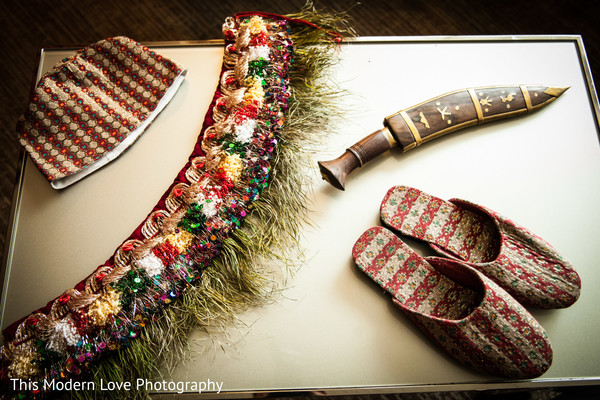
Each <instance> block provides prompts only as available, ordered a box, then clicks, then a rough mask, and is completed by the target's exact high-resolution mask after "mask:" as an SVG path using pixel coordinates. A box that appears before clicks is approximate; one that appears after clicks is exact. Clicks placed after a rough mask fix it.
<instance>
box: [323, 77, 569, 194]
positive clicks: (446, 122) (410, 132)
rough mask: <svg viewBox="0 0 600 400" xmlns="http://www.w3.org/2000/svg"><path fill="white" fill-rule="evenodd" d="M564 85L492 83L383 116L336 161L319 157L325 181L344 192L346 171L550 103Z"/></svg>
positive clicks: (452, 93) (558, 94)
mask: <svg viewBox="0 0 600 400" xmlns="http://www.w3.org/2000/svg"><path fill="white" fill-rule="evenodd" d="M567 89H568V88H560V87H547V86H531V85H530V86H525V85H521V86H497V87H496V86H494V87H479V88H472V89H463V90H457V91H454V92H450V93H446V94H443V95H441V96H438V97H435V98H433V99H430V100H427V101H425V102H422V103H420V104H417V105H415V106H413V107H410V108H407V109H404V110H402V111H399V112H397V113H395V114H392V115H390V116H388V117H386V118H385V119H384V121H383V125H384V128H383V129H380V130H377V131H375V132H373V133H372V134H370V135H369V136H367V137H365V138H364V139H362V140H360V141H359V142H357V143H355V144H354V145H352V146H350V147H349V148H348V149H347V150H346V152H345V153H344V154H343V155H341V156H340V157H338V158H337V159H335V160H331V161H319V163H318V164H319V169H320V170H321V174H322V176H323V178H324V179H325V180H327V181H328V182H329V183H331V184H332V185H333V186H335V187H336V188H338V189H341V190H344V186H345V182H346V179H347V177H348V174H350V172H352V171H353V170H354V169H356V168H358V167H361V166H363V165H364V164H366V163H367V162H368V161H370V160H372V159H373V158H375V157H377V156H378V155H380V154H381V153H384V152H385V151H387V150H389V149H391V148H392V147H395V146H398V147H399V148H400V149H401V151H402V152H405V151H408V150H411V149H414V148H415V147H418V146H420V145H421V144H423V143H425V142H428V141H430V140H432V139H435V138H437V137H440V136H442V135H445V134H448V133H450V132H454V131H457V130H459V129H463V128H466V127H469V126H473V125H477V124H482V123H486V122H490V121H495V120H498V119H503V118H509V117H512V116H517V115H521V114H526V113H528V112H532V111H535V110H537V109H539V108H542V107H544V106H545V105H547V104H549V103H551V102H552V101H554V100H555V99H556V98H557V97H558V96H560V95H561V94H562V93H563V92H564V91H565V90H567Z"/></svg>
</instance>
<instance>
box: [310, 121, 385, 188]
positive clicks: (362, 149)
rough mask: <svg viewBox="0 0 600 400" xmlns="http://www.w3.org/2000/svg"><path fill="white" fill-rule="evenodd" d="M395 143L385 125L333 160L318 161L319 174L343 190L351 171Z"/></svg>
mask: <svg viewBox="0 0 600 400" xmlns="http://www.w3.org/2000/svg"><path fill="white" fill-rule="evenodd" d="M396 143H397V142H396V140H395V139H394V137H393V136H392V134H391V133H390V131H389V129H388V128H387V127H385V128H383V129H380V130H378V131H375V132H373V133H371V134H370V135H369V136H366V137H365V138H363V139H361V140H360V141H358V142H356V143H354V144H353V145H352V146H350V147H349V148H348V149H347V150H346V151H345V152H344V154H342V155H341V156H339V157H338V158H336V159H335V160H331V161H319V162H318V164H319V169H320V170H321V175H322V176H323V179H325V180H326V181H327V182H329V183H330V184H331V185H333V186H334V187H336V188H338V189H340V190H344V187H345V185H346V179H347V178H348V175H349V174H350V173H351V172H352V171H354V170H355V169H356V168H359V167H362V166H363V165H365V164H366V163H367V162H369V161H370V160H372V159H373V158H375V157H377V156H378V155H380V154H381V153H384V152H386V151H387V150H389V149H391V148H392V147H394V146H395V145H396Z"/></svg>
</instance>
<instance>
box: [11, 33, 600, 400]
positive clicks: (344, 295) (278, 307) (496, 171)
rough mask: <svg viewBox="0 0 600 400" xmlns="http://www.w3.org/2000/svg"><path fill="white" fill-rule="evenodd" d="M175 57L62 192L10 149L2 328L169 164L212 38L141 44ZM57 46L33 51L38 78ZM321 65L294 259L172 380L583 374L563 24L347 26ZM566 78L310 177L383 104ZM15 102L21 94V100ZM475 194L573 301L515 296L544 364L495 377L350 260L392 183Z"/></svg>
mask: <svg viewBox="0 0 600 400" xmlns="http://www.w3.org/2000/svg"><path fill="white" fill-rule="evenodd" d="M151 46H152V47H154V48H156V50H158V51H159V52H161V53H163V54H165V55H166V56H168V57H171V58H173V59H174V60H176V61H177V62H178V63H180V64H183V65H186V66H187V67H188V69H189V71H188V74H187V77H186V79H185V81H184V83H183V85H182V87H181V89H180V90H179V92H178V93H177V94H176V96H175V97H174V99H173V100H172V101H171V103H170V104H169V105H168V106H167V108H166V109H165V110H164V111H163V112H162V113H161V114H160V115H159V117H158V118H157V119H156V121H155V122H154V123H153V124H152V125H151V126H150V128H149V129H148V130H147V131H146V132H145V133H144V135H143V136H142V137H141V139H140V140H139V141H138V142H137V143H136V144H135V146H133V147H132V148H131V149H130V150H128V151H127V153H125V154H124V155H123V156H121V157H120V158H118V159H117V160H116V161H114V162H112V163H110V164H109V165H108V166H106V167H104V168H103V169H101V170H100V171H98V172H96V173H94V174H92V175H91V176H90V177H88V178H87V179H85V180H83V181H81V182H79V183H77V184H76V185H74V186H73V187H71V188H68V189H66V190H64V191H56V190H53V189H51V188H50V186H49V184H48V183H47V182H46V181H45V180H44V178H43V177H42V175H41V174H40V173H39V172H38V171H37V170H36V169H35V167H34V165H33V163H32V162H31V161H30V160H28V159H24V160H23V168H22V170H21V175H20V180H19V183H18V186H17V191H16V194H15V201H14V206H13V221H12V229H11V232H10V237H9V240H8V241H7V243H8V245H7V251H6V254H5V259H4V266H5V268H6V269H5V279H4V290H3V294H2V327H3V328H4V327H6V326H7V325H8V324H10V323H11V322H12V321H14V320H16V319H18V318H20V317H22V316H24V315H26V314H27V313H29V312H31V311H33V310H35V309H37V308H39V307H40V306H42V305H44V304H46V302H47V301H49V300H50V299H53V298H55V297H57V296H59V295H60V294H61V293H62V292H63V291H64V290H65V289H67V288H69V287H73V285H74V284H76V283H77V282H79V281H80V280H81V279H83V278H85V277H86V276H87V275H88V274H90V273H91V272H92V270H93V269H94V268H96V266H98V265H99V264H101V263H103V262H104V261H105V260H106V259H108V258H109V257H110V256H111V254H112V252H113V251H114V250H115V249H116V248H117V246H118V245H119V244H120V243H121V242H122V241H123V240H124V239H125V238H126V237H128V236H129V234H130V233H131V232H132V231H133V229H134V228H135V227H136V226H137V225H138V224H139V223H140V222H141V221H142V220H143V218H144V217H145V216H146V215H147V213H148V212H149V210H150V209H151V208H152V207H153V206H154V205H155V203H156V201H157V200H158V199H159V198H160V196H161V195H162V193H163V191H164V190H165V189H166V188H167V187H168V185H169V184H170V183H171V182H172V180H173V178H174V177H175V175H176V173H177V172H178V171H179V170H180V168H181V167H182V166H183V165H184V164H185V162H186V161H187V158H188V156H189V154H190V152H191V150H192V147H193V144H194V143H195V141H196V138H197V135H198V133H199V131H200V129H201V125H202V121H203V118H204V114H205V112H206V110H207V108H208V106H209V104H210V100H211V98H212V96H213V93H214V90H215V88H216V85H217V79H218V76H219V71H220V67H221V57H222V43H221V42H209V43H173V44H171V43H169V44H165V43H161V44H155V45H151ZM71 53H72V49H46V50H43V51H42V53H41V57H40V65H39V76H41V74H42V73H43V72H45V71H47V70H49V69H50V68H51V67H52V66H53V65H54V64H55V63H56V62H58V61H59V60H60V59H61V58H63V57H65V56H67V55H69V54H71ZM340 57H341V62H340V64H339V66H338V67H337V69H336V73H335V78H336V79H337V80H338V81H339V82H340V86H341V87H342V88H343V89H346V90H348V91H349V93H350V94H349V95H348V96H347V97H346V98H345V100H344V103H345V104H344V105H343V106H344V107H346V109H347V110H348V114H347V119H346V120H345V121H341V122H340V123H339V126H338V127H337V130H338V132H339V134H336V135H333V136H331V137H330V138H329V139H328V141H327V144H326V146H325V147H324V148H323V149H322V151H320V152H319V153H318V154H314V156H313V157H314V161H315V162H314V163H313V164H314V165H315V168H313V169H311V170H307V173H310V174H312V175H313V176H314V179H315V186H314V193H312V198H313V201H314V206H313V208H314V212H313V213H312V215H311V217H312V220H313V222H314V227H307V228H306V229H305V230H304V232H303V243H302V244H303V247H304V249H305V250H306V262H305V264H304V265H303V266H302V267H301V268H300V270H299V271H298V272H297V273H296V274H295V275H294V276H293V277H292V278H291V279H290V280H289V281H288V289H287V290H286V291H285V292H284V296H283V297H282V298H281V299H280V300H279V301H277V302H276V303H274V304H272V305H269V306H266V307H263V308H260V309H255V310H253V311H251V312H249V313H248V314H245V315H242V316H240V321H241V322H240V324H239V326H237V327H235V328H234V329H231V330H230V331H229V332H228V335H218V336H217V337H209V336H207V335H205V334H203V333H197V334H196V335H195V337H194V338H192V341H191V346H192V350H193V352H192V354H191V355H190V357H191V359H190V360H187V361H185V362H184V363H183V364H182V365H180V366H179V368H178V369H177V370H176V371H175V373H174V375H173V376H172V380H173V381H175V382H191V381H207V380H210V381H213V382H222V383H223V386H222V391H224V392H228V393H231V394H232V395H233V396H238V397H239V396H244V395H246V394H248V393H255V392H262V391H297V390H301V391H304V390H311V391H312V390H319V391H325V392H326V393H329V394H334V393H336V394H341V393H348V392H351V393H357V391H358V392H360V393H366V392H413V391H441V390H473V389H486V388H516V387H543V386H560V385H583V384H584V385H589V384H598V383H600V337H599V336H598V334H597V332H599V331H600V313H598V311H597V304H599V303H600V272H599V268H598V260H600V247H599V246H598V238H599V237H600V213H599V212H598V211H597V206H598V204H600V145H599V130H598V111H597V109H598V107H597V105H598V102H597V98H596V94H595V91H594V88H593V86H592V83H591V82H592V81H591V79H590V76H589V68H588V66H587V61H586V58H585V53H584V51H583V44H582V41H581V38H580V37H578V36H558V37H540V36H533V37H523V36H519V37H424V38H360V39H358V40H353V41H350V42H347V43H344V44H343V45H342V46H341V48H340ZM501 84H507V85H510V84H543V85H553V86H570V87H571V88H570V89H569V90H568V91H567V92H566V93H565V94H563V95H562V96H561V97H560V98H559V99H558V100H556V101H555V102H554V103H552V104H551V105H549V106H547V107H545V108H544V109H542V110H540V111H538V112H536V113H534V114H531V115H527V116H524V117H519V118H515V119H509V120H505V121H502V122H496V123H492V124H488V125H483V126H480V127H475V128H470V129H468V130H464V131H461V132H458V133H454V134H451V135H449V136H446V137H444V138H440V139H436V140H435V141H433V142H431V143H428V144H426V145H424V146H422V147H420V148H418V149H416V150H413V151H411V152H408V153H405V154H401V153H400V152H395V151H391V152H389V153H386V154H384V155H382V156H381V157H379V159H377V160H375V161H373V162H371V163H370V164H369V165H367V166H365V167H363V168H362V169H361V170H359V171H356V172H355V173H354V174H353V175H352V176H351V177H350V179H349V182H348V185H347V189H346V191H345V192H342V191H338V190H336V189H334V188H332V187H331V186H329V185H328V184H326V183H325V182H324V181H322V180H320V178H319V177H318V176H317V175H318V174H317V172H316V160H326V159H331V158H335V157H337V156H338V155H340V154H341V153H342V152H343V151H344V149H345V148H346V147H348V146H349V145H351V144H353V143H355V142H356V141H358V140H359V139H361V138H362V137H364V136H366V135H367V134H369V133H371V132H372V131H374V130H376V129H379V128H380V127H381V123H382V120H383V118H384V117H385V116H387V115H390V114H392V113H394V112H396V111H398V110H400V109H403V108H407V107H410V106H412V105H414V104H416V103H419V102H421V101H424V100H426V99H429V98H431V97H434V96H437V95H439V94H442V93H445V92H449V91H452V90H455V89H461V88H466V87H474V86H491V85H501ZM24 106H25V105H24ZM397 184H403V185H408V186H414V187H416V188H419V189H421V190H423V191H425V192H427V193H429V194H433V195H437V196H439V197H442V198H450V197H459V198H464V199H468V200H471V201H474V202H477V203H479V204H483V205H486V206H488V207H490V208H492V209H494V210H496V211H498V212H500V213H502V214H504V215H505V216H507V217H509V218H511V219H513V220H515V221H516V222H518V223H520V224H522V225H524V226H526V227H528V228H530V229H531V230H533V231H534V232H535V233H537V234H538V235H540V236H542V237H543V238H545V239H546V240H547V241H549V242H550V243H551V244H553V245H554V246H555V247H556V248H557V249H558V250H559V252H561V253H562V254H563V255H564V256H565V257H566V258H567V259H569V260H570V261H571V262H572V263H573V264H574V265H575V267H576V269H577V271H578V272H579V274H580V276H581V278H582V281H583V291H582V295H581V298H580V299H579V301H578V302H577V303H576V304H575V305H573V306H572V307H570V308H568V309H564V310H556V311H540V310H532V313H533V315H534V316H535V317H536V318H537V319H538V321H539V322H540V323H541V324H542V325H543V326H544V328H545V329H546V330H547V332H548V334H549V337H550V340H551V342H552V345H553V348H554V362H553V365H552V367H551V368H550V370H549V371H548V372H547V373H546V374H544V375H543V376H542V377H540V378H538V379H534V380H528V381H506V380H502V379H496V378H493V377H490V376H486V375H482V374H478V373H476V372H473V371H471V370H470V369H467V368H464V367H462V366H461V365H459V364H458V363H457V362H455V361H454V360H453V359H451V358H449V357H448V356H446V355H445V354H444V353H443V352H442V351H440V350H439V349H438V348H437V347H435V345H433V344H432V343H431V342H430V341H429V340H428V339H426V338H425V337H424V336H423V335H422V334H421V332H420V331H419V330H418V329H417V328H416V327H415V326H413V325H412V323H411V322H410V321H409V320H408V319H406V318H405V317H404V316H403V315H402V314H401V313H400V312H399V311H398V310H396V309H395V308H394V306H393V305H392V304H391V302H390V301H389V299H388V298H387V297H386V296H384V295H383V293H382V291H381V290H378V288H377V287H376V286H375V285H373V284H372V283H371V282H370V281H369V279H368V278H366V277H364V276H363V275H362V274H361V273H360V272H359V271H358V270H357V269H356V267H355V266H354V264H353V262H352V257H351V253H350V251H351V248H352V245H353V244H354V242H355V240H356V239H357V238H358V237H359V236H360V234H361V233H362V232H363V231H364V230H366V229H367V228H369V227H371V226H373V225H377V224H378V223H379V222H378V209H379V203H380V201H381V199H382V197H383V195H384V194H385V192H386V191H387V190H388V189H389V188H390V187H391V186H393V185H397Z"/></svg>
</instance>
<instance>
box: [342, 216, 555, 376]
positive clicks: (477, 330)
mask: <svg viewBox="0 0 600 400" xmlns="http://www.w3.org/2000/svg"><path fill="white" fill-rule="evenodd" d="M352 255H353V257H354V261H355V262H356V264H357V265H358V267H359V268H360V269H361V270H362V271H363V272H365V273H366V274H367V275H368V276H369V277H371V279H373V280H374V281H375V282H377V283H378V284H379V285H380V286H381V287H383V288H384V289H386V290H387V291H388V292H389V293H391V294H392V296H393V301H394V303H395V304H396V305H397V306H398V307H399V308H400V310H402V311H403V312H404V313H405V314H406V315H407V316H408V317H409V318H410V319H411V320H412V321H413V322H414V323H415V324H416V325H417V326H418V327H419V328H420V329H421V330H422V331H423V332H424V333H425V334H427V335H428V336H429V337H430V338H431V339H432V340H433V341H434V342H435V343H437V344H438V345H439V346H440V347H441V348H442V349H444V350H445V351H446V352H447V353H448V354H450V355H451V356H453V357H454V358H456V359H457V360H458V361H460V362H462V363H463V364H465V365H467V366H469V367H471V368H473V369H476V370H478V371H481V372H485V373H488V374H491V375H495V376H502V377H507V378H511V379H530V378H535V377H538V376H540V375H542V374H543V373H544V372H545V371H546V370H548V368H549V367H550V365H551V363H552V348H551V346H550V341H549V340H548V336H547V334H546V332H545V331H544V328H542V326H541V325H540V324H539V323H538V322H537V321H536V320H535V319H534V318H533V316H532V315H531V314H530V313H529V312H528V311H527V310H525V309H524V308H523V306H522V305H521V304H519V303H518V302H517V301H516V300H515V299H514V298H512V297H511V296H510V295H509V294H508V293H507V292H506V291H505V290H503V289H502V288H500V287H499V286H498V285H497V284H495V283H494V282H493V281H492V280H490V279H488V278H487V277H485V276H484V275H483V274H481V273H480V272H478V271H477V270H475V269H473V268H471V267H469V266H467V265H466V264H465V263H463V262H460V261H456V260H451V259H447V258H441V257H430V258H427V259H424V258H422V257H421V256H420V255H418V254H417V253H415V252H413V251H412V250H411V249H410V248H409V247H408V246H407V245H406V244H404V243H403V242H402V241H401V240H400V239H399V238H398V237H397V236H396V235H395V234H393V233H392V232H390V231H389V230H387V229H385V228H382V227H374V228H371V229H369V230H367V231H366V232H365V233H363V234H362V236H361V237H360V238H359V239H358V241H357V242H356V244H355V245H354V248H353V250H352Z"/></svg>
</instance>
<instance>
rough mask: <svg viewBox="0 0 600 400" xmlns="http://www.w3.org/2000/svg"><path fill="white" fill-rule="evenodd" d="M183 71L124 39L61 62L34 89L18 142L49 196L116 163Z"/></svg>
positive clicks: (174, 88) (102, 43) (19, 125)
mask: <svg viewBox="0 0 600 400" xmlns="http://www.w3.org/2000/svg"><path fill="white" fill-rule="evenodd" d="M185 73H186V69H185V68H182V67H181V66H179V65H177V64H176V63H175V62H173V61H172V60H170V59H168V58H166V57H164V56H162V55H160V54H158V53H157V52H155V51H153V50H151V49H149V48H148V47H145V46H143V45H141V44H140V43H137V42H135V41H134V40H131V39H129V38H127V37H123V36H121V37H114V38H109V39H106V40H102V41H99V42H97V43H94V44H92V45H90V46H88V47H86V48H83V49H81V50H79V51H77V52H76V53H75V55H73V56H72V57H68V58H65V59H63V60H62V61H61V62H60V63H58V64H57V65H56V66H55V67H54V68H53V69H52V70H51V71H50V72H49V73H47V74H46V75H44V76H43V77H42V79H41V80H40V82H39V83H38V84H37V86H36V87H35V90H34V92H33V94H32V97H31V101H30V103H29V107H28V109H27V111H26V112H25V113H24V115H23V116H22V117H21V118H20V119H19V122H18V123H17V132H18V134H19V141H20V143H21V144H22V145H23V146H24V147H25V150H26V151H27V152H28V153H29V156H30V157H31V159H32V160H33V161H34V162H35V164H36V166H37V167H38V169H39V170H40V171H41V172H42V173H43V174H44V176H45V177H46V178H47V179H48V180H49V181H50V183H51V185H52V187H53V188H55V189H62V188H65V187H67V186H69V185H71V184H73V183H75V182H77V181H79V180H80V179H82V178H84V177H85V176H87V175H89V174H91V173H92V172H94V171H96V170H97V169H99V168H101V167H102V166H104V165H106V164H107V163H108V162H110V161H112V160H114V159H115V158H116V157H118V156H119V155H120V154H121V153H122V152H123V151H124V150H125V149H127V148H128V147H129V146H130V145H131V144H133V142H134V141H135V140H136V139H137V138H138V137H139V136H140V135H141V134H142V133H143V131H144V130H145V129H146V127H147V126H148V125H149V124H150V123H151V121H152V120H153V119H154V118H155V117H156V115H158V113H160V111H161V110H162V109H163V108H164V107H165V106H166V104H167V103H168V102H169V101H170V100H171V98H172V97H173V95H174V94H175V92H176V91H177V89H178V88H179V86H180V85H181V82H182V81H183V79H184V76H185Z"/></svg>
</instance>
